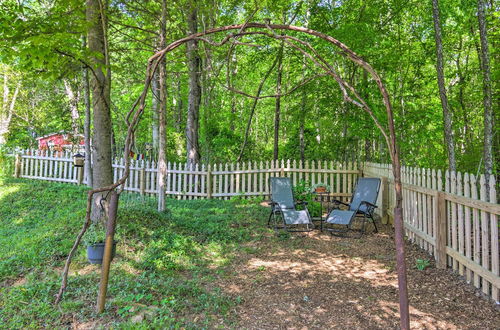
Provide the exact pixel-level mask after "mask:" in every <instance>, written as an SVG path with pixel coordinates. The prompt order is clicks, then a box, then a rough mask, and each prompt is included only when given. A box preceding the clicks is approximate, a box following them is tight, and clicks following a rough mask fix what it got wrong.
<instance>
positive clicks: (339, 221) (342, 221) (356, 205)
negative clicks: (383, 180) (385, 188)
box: [326, 178, 380, 237]
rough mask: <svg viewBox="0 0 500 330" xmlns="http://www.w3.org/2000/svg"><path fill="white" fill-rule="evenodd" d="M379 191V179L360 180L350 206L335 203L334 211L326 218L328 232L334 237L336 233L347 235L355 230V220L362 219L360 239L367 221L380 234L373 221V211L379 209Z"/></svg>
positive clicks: (336, 201) (339, 202)
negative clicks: (370, 222) (377, 204)
mask: <svg viewBox="0 0 500 330" xmlns="http://www.w3.org/2000/svg"><path fill="white" fill-rule="evenodd" d="M379 190H380V179H379V178H359V179H358V184H357V185H356V188H355V190H354V194H353V195H352V199H351V202H350V203H349V204H346V203H342V202H341V201H339V200H334V201H333V202H334V209H333V210H331V211H330V212H329V214H328V216H327V217H326V230H328V231H330V233H331V234H332V235H334V234H335V233H337V234H342V233H347V232H348V231H349V230H353V228H352V224H353V222H354V220H355V218H362V225H361V229H360V230H359V231H360V235H359V237H361V236H362V235H363V233H364V232H365V222H366V221H367V220H368V221H369V220H371V221H372V223H373V226H374V227H375V229H374V231H375V232H378V229H377V225H376V224H375V220H374V219H373V211H374V210H375V208H376V207H377V206H376V205H375V204H376V203H377V197H378V192H379ZM340 205H345V206H347V209H346V210H341V209H339V206H340ZM339 226H340V227H341V228H340V229H339V228H338V227H339ZM342 227H343V228H342Z"/></svg>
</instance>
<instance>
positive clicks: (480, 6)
mask: <svg viewBox="0 0 500 330" xmlns="http://www.w3.org/2000/svg"><path fill="white" fill-rule="evenodd" d="M485 8H486V1H484V0H478V1H477V18H478V21H479V37H480V39H481V69H482V73H483V105H484V150H483V158H484V173H485V174H486V178H487V179H486V180H488V181H489V176H490V175H491V174H492V173H493V154H492V145H493V109H492V95H491V94H492V93H491V73H490V53H489V49H488V33H487V27H486V17H485V16H486V14H485Z"/></svg>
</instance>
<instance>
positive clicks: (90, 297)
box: [0, 177, 269, 328]
mask: <svg viewBox="0 0 500 330" xmlns="http://www.w3.org/2000/svg"><path fill="white" fill-rule="evenodd" d="M86 191H87V188H85V187H78V186H73V185H67V184H55V183H48V182H42V181H28V180H22V179H11V178H5V177H3V178H1V177H0V324H1V325H0V328H1V327H5V328H30V327H31V328H40V327H71V326H72V325H74V324H75V323H85V324H87V325H91V326H96V327H99V326H103V327H108V326H112V327H117V328H130V327H134V328H136V327H138V328H140V327H144V328H150V327H159V328H163V327H172V328H200V327H201V328H203V327H204V328H209V327H211V326H213V325H215V324H220V322H221V320H222V322H223V324H225V326H226V327H231V326H234V324H233V322H234V319H235V318H234V315H233V312H232V310H233V309H234V306H235V305H236V304H237V303H238V301H239V299H238V298H232V297H228V296H226V295H225V294H224V293H223V292H222V291H221V290H220V289H218V288H217V287H216V286H214V285H212V284H213V282H214V281H215V280H216V279H217V277H219V276H224V272H225V269H226V268H227V266H228V265H230V263H231V261H232V260H233V259H234V256H235V255H236V252H237V251H238V250H239V249H243V248H244V247H243V244H245V243H248V242H251V241H258V240H262V239H264V238H265V237H268V236H269V230H268V229H266V228H265V221H266V220H267V212H268V210H267V209H265V208H262V207H260V206H259V205H258V204H257V203H255V202H250V201H247V200H242V199H237V200H235V201H221V200H189V201H186V200H173V199H169V200H168V201H167V205H168V210H167V211H166V212H163V213H159V212H157V211H156V203H155V201H154V200H153V199H147V198H136V197H132V196H131V195H129V196H123V198H122V199H123V200H122V201H121V202H120V203H121V204H120V206H119V212H118V227H117V235H116V238H117V240H118V242H119V243H118V248H117V257H116V258H115V260H114V262H113V265H112V270H111V278H110V284H109V294H108V304H107V309H106V313H105V314H104V315H102V316H97V315H96V314H95V312H94V309H95V301H96V298H97V289H98V283H99V276H100V271H99V268H98V267H97V266H91V265H89V264H88V263H87V261H86V252H85V249H84V248H83V247H81V248H80V249H79V250H78V252H77V254H76V255H75V257H74V260H73V266H72V271H71V273H70V277H69V287H68V290H67V292H66V294H65V297H64V300H63V302H62V303H61V304H60V306H59V307H55V306H54V305H53V304H52V303H53V300H54V295H55V294H56V293H57V290H58V288H59V284H60V272H61V269H62V267H63V265H64V261H65V258H66V256H67V254H68V252H69V250H70V248H71V246H72V244H73V241H74V238H75V236H76V234H77V233H78V232H79V230H80V228H81V225H82V223H83V220H84V215H85V199H86ZM134 198H135V199H134ZM132 322H134V323H132Z"/></svg>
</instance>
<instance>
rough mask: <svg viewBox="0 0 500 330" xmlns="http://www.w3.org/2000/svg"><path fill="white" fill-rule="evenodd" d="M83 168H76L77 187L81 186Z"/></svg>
mask: <svg viewBox="0 0 500 330" xmlns="http://www.w3.org/2000/svg"><path fill="white" fill-rule="evenodd" d="M83 169H84V168H83V167H78V185H81V184H82V182H83Z"/></svg>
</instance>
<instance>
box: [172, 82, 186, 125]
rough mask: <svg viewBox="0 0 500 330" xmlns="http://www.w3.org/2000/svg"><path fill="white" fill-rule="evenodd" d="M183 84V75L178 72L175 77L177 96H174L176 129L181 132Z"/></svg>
mask: <svg viewBox="0 0 500 330" xmlns="http://www.w3.org/2000/svg"><path fill="white" fill-rule="evenodd" d="M181 87H182V84H181V75H180V74H177V75H176V77H175V90H176V93H175V98H174V106H176V107H177V108H176V109H175V110H176V111H174V125H175V131H176V132H177V133H180V132H181V126H182V113H183V111H184V102H183V101H182V89H181Z"/></svg>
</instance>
